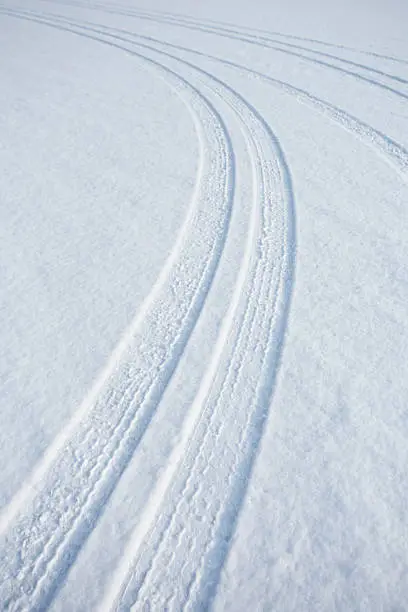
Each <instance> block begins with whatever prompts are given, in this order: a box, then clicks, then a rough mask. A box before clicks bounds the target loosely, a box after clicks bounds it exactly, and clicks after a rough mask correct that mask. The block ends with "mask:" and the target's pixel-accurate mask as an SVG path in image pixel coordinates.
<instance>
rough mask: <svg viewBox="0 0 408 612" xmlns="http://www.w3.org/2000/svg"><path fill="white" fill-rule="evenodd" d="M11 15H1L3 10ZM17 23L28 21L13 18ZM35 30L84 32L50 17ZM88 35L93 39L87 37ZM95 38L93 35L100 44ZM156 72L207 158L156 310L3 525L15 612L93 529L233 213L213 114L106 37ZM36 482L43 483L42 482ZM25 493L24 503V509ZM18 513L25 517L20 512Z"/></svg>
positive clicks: (225, 147) (56, 575) (44, 590)
mask: <svg viewBox="0 0 408 612" xmlns="http://www.w3.org/2000/svg"><path fill="white" fill-rule="evenodd" d="M3 14H4V11H3ZM9 14H10V16H13V17H18V18H21V19H29V20H31V21H34V19H32V18H28V17H27V15H23V14H21V13H19V14H17V13H15V12H11V11H9ZM35 21H36V22H37V23H42V24H43V25H48V26H51V27H54V28H58V29H60V30H66V31H71V32H72V33H74V34H78V35H84V34H83V33H82V34H81V33H79V32H76V31H74V30H73V29H71V30H68V28H62V27H61V25H60V24H55V23H54V24H52V23H51V22H46V21H44V20H39V19H37V20H35ZM87 38H91V39H92V37H91V36H89V35H87ZM93 38H94V39H95V37H93ZM99 42H102V43H105V44H109V45H110V46H113V47H116V48H119V49H122V50H124V51H126V52H128V53H130V54H132V55H134V56H137V57H138V58H139V59H141V60H143V61H144V62H146V63H147V64H148V65H149V66H150V67H154V69H155V70H158V71H159V72H160V74H161V75H162V76H164V78H165V79H166V80H167V82H168V83H169V85H170V86H171V87H172V88H173V89H174V90H175V91H176V92H177V93H178V94H179V95H180V96H181V97H182V98H183V99H184V101H185V102H186V104H187V108H188V109H189V111H190V112H191V114H192V115H193V119H194V123H195V126H196V129H197V131H198V134H199V138H200V144H201V150H202V152H203V153H204V159H203V161H202V168H201V180H200V183H199V185H198V187H197V191H196V196H195V201H194V203H193V205H192V207H191V210H190V212H189V218H188V222H187V225H186V227H185V228H184V229H185V231H184V232H183V235H182V238H181V239H180V241H179V244H178V247H177V249H176V252H175V254H174V255H173V257H172V261H171V265H170V264H169V266H168V268H169V269H168V270H166V274H165V275H164V278H162V279H161V284H159V286H158V288H157V290H156V293H157V295H155V299H154V300H153V304H152V305H151V308H149V309H148V310H147V312H146V313H144V318H143V319H142V321H141V322H140V324H139V327H138V328H137V329H135V330H134V333H133V336H132V338H131V346H128V348H127V350H126V355H124V356H123V358H122V363H121V364H120V367H117V368H116V370H115V372H114V373H113V375H112V376H111V378H110V380H109V385H108V386H107V388H106V389H103V391H102V392H101V394H100V396H99V397H98V399H97V401H96V403H95V405H94V406H92V407H91V409H90V411H89V413H88V414H87V415H85V416H84V415H82V416H84V419H83V421H82V422H81V424H80V426H79V425H78V427H77V428H76V429H74V432H73V435H72V437H71V438H70V439H69V440H64V443H65V444H64V446H63V447H62V448H54V455H53V456H52V457H51V458H49V460H48V465H47V468H48V469H47V470H42V471H41V477H42V478H44V483H43V484H42V485H41V486H40V487H39V491H38V492H35V491H34V492H32V491H31V493H34V496H33V499H31V500H29V504H28V508H26V509H24V511H22V508H21V506H20V505H19V506H18V507H16V506H15V507H13V508H12V511H11V515H10V516H6V517H5V519H4V526H5V527H8V528H9V529H8V531H7V532H6V534H5V536H4V537H3V543H2V546H3V559H4V561H3V563H2V566H1V570H0V571H1V576H2V580H1V586H0V599H1V601H2V602H3V603H4V605H5V607H6V608H8V609H21V608H26V607H29V609H30V610H35V609H44V607H45V606H46V605H47V603H48V602H49V601H50V600H51V599H52V596H53V593H54V592H55V590H56V589H57V588H58V584H59V583H60V582H61V580H62V579H63V577H64V575H65V574H66V572H67V571H68V569H69V567H70V566H71V564H72V563H73V561H74V559H75V556H76V554H77V552H78V550H79V548H80V547H81V545H82V543H83V541H84V540H85V539H86V537H87V535H88V534H89V532H90V531H91V530H92V528H93V526H94V524H95V522H96V521H97V519H98V516H99V514H100V512H101V509H102V507H103V505H104V504H105V503H106V501H107V499H108V498H109V496H110V494H111V492H112V490H113V489H114V487H115V485H116V483H117V481H118V479H119V477H120V475H121V474H122V472H123V470H124V469H125V467H126V465H127V464H128V462H129V460H130V458H131V456H132V454H133V452H134V450H135V448H136V446H137V444H138V442H139V440H140V439H141V437H142V435H143V433H144V431H145V430H146V428H147V426H148V424H149V422H150V420H151V418H152V416H153V413H154V411H155V409H156V407H157V405H158V403H159V401H160V398H161V395H162V393H163V391H164V389H165V387H166V385H167V383H168V380H169V379H170V377H171V375H172V373H173V371H174V369H175V368H176V366H177V362H178V359H179V358H180V355H181V354H182V352H183V349H184V346H185V344H186V343H187V341H188V338H189V336H190V334H191V332H192V329H193V327H194V325H195V322H196V320H197V318H198V316H199V314H200V311H201V309H202V308H203V305H204V301H205V298H206V295H207V293H208V291H209V288H210V286H211V282H212V279H213V276H214V274H215V270H216V268H217V265H218V262H219V259H220V256H221V252H222V249H223V245H224V243H225V240H226V234H227V230H228V224H229V219H230V214H231V206H232V199H233V183H234V158H233V152H232V149H231V144H230V137H229V134H228V132H227V131H226V128H225V126H224V123H223V121H222V119H221V117H220V115H219V114H218V112H217V111H216V110H215V108H214V107H213V106H212V105H211V104H210V103H209V102H208V101H207V100H206V98H205V97H204V96H203V95H202V94H201V93H200V92H199V91H198V90H197V89H196V88H194V87H192V86H191V85H190V84H189V83H188V81H187V80H185V79H183V78H182V77H180V76H179V75H177V74H176V73H175V72H174V71H172V70H170V69H169V68H167V67H165V66H164V65H161V64H160V63H159V62H157V61H155V60H154V59H152V58H148V57H146V56H144V55H141V54H138V53H136V52H134V51H131V50H129V49H126V48H125V47H120V46H119V45H115V44H113V43H111V42H108V41H105V40H102V39H100V40H99ZM36 483H37V481H36ZM29 497H30V496H29V495H28V493H27V494H25V495H22V496H21V501H24V502H27V498H29ZM19 513H20V514H19Z"/></svg>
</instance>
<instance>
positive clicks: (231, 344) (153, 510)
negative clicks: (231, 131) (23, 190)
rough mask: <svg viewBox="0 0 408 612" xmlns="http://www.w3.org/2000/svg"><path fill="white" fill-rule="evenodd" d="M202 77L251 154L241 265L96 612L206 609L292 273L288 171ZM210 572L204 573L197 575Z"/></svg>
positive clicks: (267, 134)
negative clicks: (250, 196) (193, 391)
mask: <svg viewBox="0 0 408 612" xmlns="http://www.w3.org/2000/svg"><path fill="white" fill-rule="evenodd" d="M183 63H185V64H186V62H183ZM188 66H189V67H193V68H195V69H196V70H199V71H200V73H201V74H204V75H205V73H204V72H203V71H202V70H201V69H199V68H198V67H195V66H193V65H191V64H188ZM205 76H206V77H207V78H208V79H209V80H210V81H211V85H210V87H211V88H212V89H213V90H214V91H215V92H216V93H217V94H218V95H219V96H220V98H222V99H223V100H224V101H225V102H227V104H229V105H230V106H231V107H232V108H233V109H234V110H235V113H236V114H237V116H238V118H239V120H240V122H241V123H242V126H243V129H244V130H245V131H246V134H247V136H246V138H247V142H248V148H249V150H250V151H251V155H250V158H251V164H252V166H253V175H254V185H255V189H256V192H257V193H256V196H255V200H254V209H253V214H252V222H251V228H250V231H249V234H248V242H247V248H246V257H245V262H244V266H243V268H242V269H241V271H240V276H239V278H238V281H237V285H236V289H235V291H234V297H233V299H232V302H231V305H230V308H229V311H228V313H227V315H226V317H225V320H224V323H223V326H222V329H221V331H220V335H219V340H218V342H217V346H216V349H215V351H214V355H213V359H212V362H211V364H210V366H209V369H208V371H207V373H206V376H205V378H204V379H203V382H202V386H201V388H200V390H199V393H198V395H197V397H196V399H195V401H194V404H193V406H192V408H191V410H190V413H189V415H188V417H187V420H186V423H185V425H184V428H183V432H182V434H181V440H180V443H179V445H178V446H177V447H176V448H175V449H174V451H173V455H172V457H171V458H170V460H169V467H168V469H167V470H165V472H164V474H163V476H162V478H161V479H160V481H159V482H158V483H157V487H156V492H155V493H154V494H153V496H152V499H151V501H150V502H148V504H147V506H146V509H145V513H144V516H143V517H142V519H141V521H140V522H141V524H142V525H143V527H142V528H141V527H140V526H139V528H138V529H137V531H136V533H135V536H134V539H133V542H132V544H131V547H130V551H129V552H128V554H127V555H126V556H125V560H124V566H125V567H126V566H128V563H129V561H128V559H129V557H132V556H134V557H136V565H135V567H134V570H133V572H132V573H131V575H130V576H129V577H128V578H127V579H125V581H124V584H121V582H122V580H123V574H124V573H126V572H124V570H123V569H122V568H119V569H118V577H117V578H116V579H115V580H114V582H113V588H112V592H111V593H109V594H108V596H107V598H106V600H104V602H103V604H102V606H101V607H102V609H108V608H109V607H110V606H111V605H113V606H114V607H115V608H118V609H128V608H129V607H131V606H132V605H133V604H135V601H137V606H138V607H139V606H145V605H148V606H150V609H177V610H180V609H184V607H186V608H192V609H201V607H202V606H206V605H207V604H208V601H209V599H211V596H212V590H213V588H214V586H215V585H216V583H217V581H218V576H219V573H220V571H221V567H222V565H223V562H224V559H225V556H226V553H227V548H228V546H227V545H226V542H228V541H229V539H230V538H231V536H232V533H233V530H234V526H235V522H236V519H237V516H238V512H239V508H240V507H241V505H242V501H243V497H244V495H245V490H246V483H247V482H248V479H249V476H250V472H251V468H252V464H253V461H254V458H255V454H256V449H257V446H258V444H259V441H260V438H261V436H262V429H263V423H264V420H265V418H266V415H267V413H268V408H269V402H270V396H271V393H272V387H273V384H274V378H275V374H276V368H277V363H278V360H279V354H280V349H281V344H282V339H283V333H284V327H285V322H286V317H287V313H288V307H289V300H290V294H291V283H292V272H293V264H294V261H293V257H294V217H293V201H292V187H291V180H290V175H289V171H288V168H287V166H286V162H285V160H284V157H283V154H282V151H281V149H280V146H279V143H278V141H277V140H276V137H275V136H274V135H273V134H272V132H271V131H270V129H269V127H268V126H267V124H266V123H265V122H264V121H263V120H262V118H261V117H260V116H259V115H258V114H257V113H256V111H255V110H254V109H253V108H252V107H251V106H250V105H248V104H247V103H246V102H245V101H244V99H243V98H242V97H241V96H240V95H239V94H237V93H236V92H234V91H233V90H232V89H231V88H230V87H229V86H226V85H224V84H222V83H221V82H220V81H219V80H218V79H216V78H214V77H212V76H211V75H209V74H206V75H205ZM204 86H205V82H204ZM250 373H251V374H250ZM249 374H250V376H248V375H249ZM226 446H227V448H228V453H225V448H226ZM207 462H208V463H207ZM206 464H207V465H206ZM209 466H211V467H209ZM215 472H216V473H215ZM218 480H221V481H222V483H223V485H222V486H221V487H219V486H217V481H218ZM184 541H188V542H189V543H190V545H188V546H187V545H186V546H184V544H183V542H184ZM224 545H225V546H224ZM175 549H177V554H174V551H175ZM181 562H182V563H181ZM180 563H181V565H180ZM209 566H211V572H208V571H207V570H205V569H204V568H208V567H209ZM117 590H118V591H119V597H118V596H117V594H116V591H117Z"/></svg>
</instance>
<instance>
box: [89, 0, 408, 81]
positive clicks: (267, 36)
mask: <svg viewBox="0 0 408 612" xmlns="http://www.w3.org/2000/svg"><path fill="white" fill-rule="evenodd" d="M95 6H101V7H102V6H104V5H103V4H100V5H95ZM131 13H132V15H134V16H135V17H140V18H142V19H149V20H150V19H152V20H157V19H160V18H163V19H165V20H166V23H173V24H174V25H176V26H181V25H182V24H183V25H186V26H192V27H194V26H198V27H205V28H210V29H211V31H213V30H214V32H215V33H225V34H232V35H241V36H245V37H246V39H248V40H247V42H252V41H253V42H254V43H259V44H260V45H261V46H263V43H268V44H267V46H268V47H269V44H278V45H284V46H286V47H288V48H292V49H296V50H300V51H306V52H307V53H314V54H316V55H318V56H321V57H323V58H328V59H331V60H335V61H338V62H341V63H344V64H346V65H348V66H351V67H353V68H361V69H363V70H367V71H368V72H372V73H374V74H376V75H378V76H380V77H385V78H388V79H390V80H392V81H397V82H398V83H402V84H404V85H406V84H408V80H407V79H405V78H403V77H401V76H399V75H395V74H390V73H388V72H385V71H383V70H379V69H377V68H374V67H373V66H368V65H367V64H362V63H360V62H355V61H353V60H350V59H346V58H344V57H340V56H338V55H334V54H332V53H327V52H324V51H319V50H318V49H313V48H310V47H304V46H303V45H299V44H295V43H289V42H285V41H282V40H279V39H278V38H274V36H279V33H267V32H257V31H256V30H253V29H250V28H249V29H248V28H246V29H243V28H240V27H239V26H236V25H235V26H234V25H232V24H229V25H226V24H221V23H217V22H214V21H211V20H203V19H200V20H199V19H193V18H191V17H186V16H177V15H174V14H171V13H166V14H157V13H155V12H154V11H145V10H141V9H137V10H135V9H132V10H131ZM129 14H130V13H129ZM280 36H282V35H280ZM283 38H288V37H285V36H283Z"/></svg>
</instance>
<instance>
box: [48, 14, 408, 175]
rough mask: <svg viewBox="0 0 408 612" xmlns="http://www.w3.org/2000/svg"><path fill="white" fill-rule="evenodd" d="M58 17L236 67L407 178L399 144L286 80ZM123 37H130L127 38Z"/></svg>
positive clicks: (406, 158) (406, 159) (407, 156)
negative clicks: (359, 143)
mask: <svg viewBox="0 0 408 612" xmlns="http://www.w3.org/2000/svg"><path fill="white" fill-rule="evenodd" d="M59 19H60V20H61V21H62V22H64V23H70V24H76V25H81V27H82V28H84V29H87V30H89V31H91V32H96V33H104V34H106V35H109V36H110V37H112V38H113V39H118V40H120V41H122V42H123V41H125V42H128V43H131V42H132V39H133V40H134V39H137V40H143V41H146V42H148V43H153V44H155V45H160V46H163V47H166V48H169V49H171V50H176V51H178V52H180V51H181V52H183V53H188V54H193V55H195V56H197V57H201V58H203V59H205V60H210V61H213V62H216V63H219V64H223V65H225V66H228V67H230V68H232V69H234V70H238V71H240V72H241V74H245V75H249V76H251V77H252V78H255V79H259V80H262V81H264V82H266V83H268V84H269V85H271V86H273V87H275V88H278V89H279V90H281V91H283V92H285V93H287V94H288V95H290V96H292V97H295V98H296V100H297V101H298V102H299V103H301V104H304V105H306V106H309V107H312V108H313V109H314V110H317V111H318V112H320V113H321V114H323V115H324V116H326V117H327V118H328V119H330V120H331V121H334V122H335V123H336V124H338V125H340V126H341V127H343V128H344V129H346V130H347V131H348V132H350V133H351V134H353V135H354V136H356V137H357V138H359V139H360V140H362V141H363V142H364V143H365V144H366V145H368V146H370V147H371V148H372V149H374V151H376V153H377V154H379V155H380V156H381V157H382V158H383V159H384V160H385V161H386V162H387V163H388V164H390V165H391V167H392V168H393V169H394V170H396V171H397V172H398V174H399V175H400V176H401V177H402V178H403V179H404V180H405V181H406V180H407V173H408V151H407V150H406V149H405V148H404V147H403V146H402V145H401V144H399V143H397V142H396V141H395V140H393V139H392V138H390V137H389V136H387V135H386V134H384V133H383V132H381V131H380V130H377V129H376V128H373V127H372V126H371V125H369V124H367V123H365V122H364V121H361V120H360V119H357V117H354V116H353V115H351V114H350V113H348V112H346V111H344V110H343V109H341V108H340V107H338V106H335V105H334V104H331V103H329V102H326V101H325V100H323V99H321V98H318V97H317V96H314V95H313V94H311V93H309V92H308V91H306V90H304V89H300V88H298V87H296V86H294V85H291V84H290V83H287V82H286V81H281V80H279V79H275V78H274V77H271V76H269V75H266V74H263V73H262V72H259V71H256V70H253V69H251V68H249V67H247V66H245V65H242V64H237V63H235V62H232V61H230V60H226V59H224V58H220V57H217V56H214V55H210V54H208V53H203V52H201V51H197V50H195V49H191V48H189V47H183V46H180V45H176V44H172V43H168V42H164V41H161V40H158V39H155V38H153V37H151V36H145V35H142V34H137V33H135V32H132V31H129V30H123V29H119V28H112V27H110V26H105V25H103V24H99V23H98V24H94V25H95V26H96V27H88V25H89V23H90V22H86V21H85V22H80V23H79V22H73V21H72V20H68V18H66V17H59ZM116 33H117V34H116ZM124 36H127V37H130V40H129V38H126V37H124Z"/></svg>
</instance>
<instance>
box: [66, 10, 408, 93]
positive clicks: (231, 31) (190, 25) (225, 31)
mask: <svg viewBox="0 0 408 612" xmlns="http://www.w3.org/2000/svg"><path fill="white" fill-rule="evenodd" d="M58 4H61V5H68V6H69V5H71V4H72V3H71V2H58ZM73 6H77V7H80V8H88V9H89V8H91V9H92V8H94V9H96V10H102V11H104V12H108V13H111V14H116V15H123V16H127V17H135V18H137V19H143V20H147V21H153V22H155V23H162V24H165V25H174V26H176V27H180V28H185V29H188V30H191V29H192V30H195V31H198V32H203V33H206V34H213V35H218V36H221V37H224V38H227V39H230V40H237V41H239V42H244V43H247V44H251V45H255V46H258V47H261V48H264V49H271V50H274V51H276V52H278V53H284V54H286V55H290V56H293V57H297V58H298V59H301V60H303V61H306V62H310V63H313V64H315V65H318V66H321V67H324V68H328V69H331V70H334V71H337V72H338V73H340V74H342V75H343V76H349V77H354V78H355V79H357V80H360V81H363V82H365V83H367V84H369V85H372V86H375V87H378V88H380V89H382V90H384V91H386V92H388V93H391V94H394V95H396V96H398V97H400V98H402V99H404V100H408V93H405V92H402V91H400V90H398V89H395V87H392V86H390V85H388V84H387V83H384V82H382V81H377V80H375V79H374V78H372V77H369V76H365V75H363V74H360V73H358V72H354V71H352V70H351V68H352V67H353V65H354V64H355V66H361V67H363V68H364V69H365V70H368V71H370V70H373V71H374V72H375V73H377V74H379V75H382V76H383V77H385V78H389V79H392V80H397V81H399V82H402V83H404V84H406V83H407V81H406V80H405V79H402V77H397V76H396V75H390V74H389V73H386V72H383V71H377V70H376V69H372V68H371V67H369V66H366V65H363V64H358V63H354V62H350V60H345V59H344V58H340V57H338V56H334V55H330V54H325V53H323V52H319V51H314V50H313V49H305V48H304V47H301V46H299V45H294V44H291V43H286V42H283V41H277V40H275V41H274V42H268V39H267V37H264V38H263V39H261V38H260V37H259V36H258V37H256V36H254V35H251V34H247V33H245V32H242V31H240V30H239V29H236V26H234V28H231V27H229V28H225V27H220V26H218V25H208V23H207V22H206V21H202V20H196V19H192V18H186V17H183V18H176V17H174V16H168V17H167V16H166V17H165V16H164V15H163V14H161V13H160V14H158V15H157V14H155V13H151V12H150V11H142V10H134V9H129V8H127V9H126V10H119V9H114V10H113V9H112V10H111V9H107V8H105V5H103V4H99V5H98V4H89V5H87V6H86V7H85V6H84V5H81V4H79V3H78V4H73ZM54 16H55V17H61V15H54ZM277 45H281V46H277ZM282 46H284V47H286V48H282ZM288 47H289V48H288ZM296 48H297V49H298V51H296V50H294V49H296ZM301 49H304V50H305V51H307V52H310V53H317V54H321V55H322V56H326V57H327V58H330V57H332V58H335V59H336V60H337V61H340V62H345V63H347V64H348V65H349V66H350V69H347V68H341V67H340V66H337V65H335V64H332V63H330V62H328V61H325V60H324V59H317V58H313V57H310V56H308V55H305V54H304V53H300V52H299V51H300V50H301Z"/></svg>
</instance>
